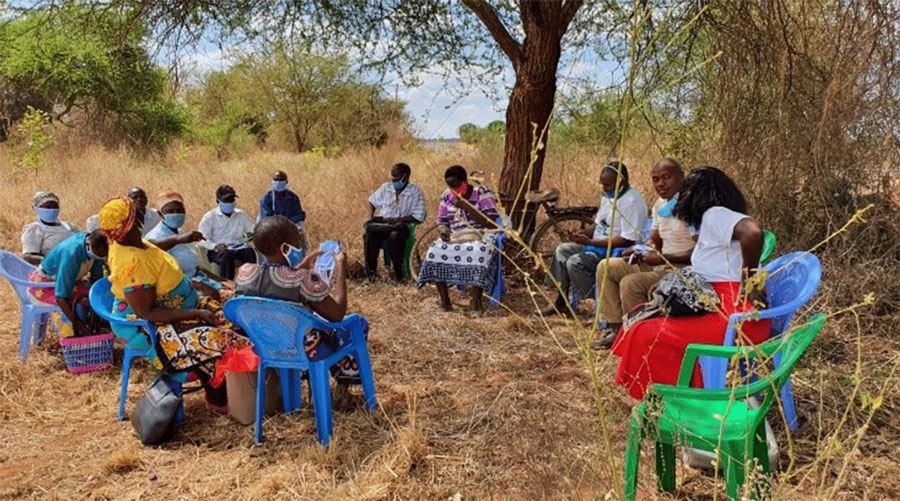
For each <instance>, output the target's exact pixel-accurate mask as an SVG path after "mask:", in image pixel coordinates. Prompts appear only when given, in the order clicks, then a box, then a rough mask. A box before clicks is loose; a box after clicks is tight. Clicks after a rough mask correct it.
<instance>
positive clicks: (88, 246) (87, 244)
mask: <svg viewBox="0 0 900 501" xmlns="http://www.w3.org/2000/svg"><path fill="white" fill-rule="evenodd" d="M84 250H85V251H87V255H88V257H90V258H91V259H96V260H97V261H103V258H102V257H100V256H98V255H96V254H94V249H93V248H92V247H91V243H90V242H88V241H85V242H84Z"/></svg>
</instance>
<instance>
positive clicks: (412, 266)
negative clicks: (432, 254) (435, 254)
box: [409, 224, 438, 280]
mask: <svg viewBox="0 0 900 501" xmlns="http://www.w3.org/2000/svg"><path fill="white" fill-rule="evenodd" d="M437 239H438V225H437V224H433V225H431V226H429V227H428V228H427V229H425V231H423V232H420V233H419V235H418V236H417V237H416V241H415V243H414V244H413V248H412V252H411V253H410V256H409V272H410V274H411V275H412V278H413V280H418V278H419V270H421V269H422V261H423V260H424V258H425V253H426V252H428V247H429V246H430V245H431V243H432V242H434V241H435V240H437Z"/></svg>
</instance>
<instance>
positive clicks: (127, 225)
mask: <svg viewBox="0 0 900 501" xmlns="http://www.w3.org/2000/svg"><path fill="white" fill-rule="evenodd" d="M134 218H135V211H134V203H133V202H132V201H131V200H130V199H128V198H126V197H122V196H119V197H116V198H113V199H112V200H110V201H109V202H106V203H105V204H103V207H101V208H100V214H99V219H100V230H101V231H103V234H104V235H106V238H108V239H110V240H111V241H113V242H118V241H120V240H122V239H123V238H125V235H127V234H128V232H129V231H131V228H132V227H133V226H134Z"/></svg>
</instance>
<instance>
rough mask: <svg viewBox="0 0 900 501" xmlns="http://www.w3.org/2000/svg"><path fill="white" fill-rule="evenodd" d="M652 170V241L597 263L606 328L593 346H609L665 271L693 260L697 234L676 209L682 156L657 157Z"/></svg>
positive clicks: (601, 313) (682, 176) (681, 175)
mask: <svg viewBox="0 0 900 501" xmlns="http://www.w3.org/2000/svg"><path fill="white" fill-rule="evenodd" d="M650 175H651V178H652V180H653V188H654V189H655V190H656V194H657V195H659V198H658V199H657V200H656V202H655V203H654V204H653V208H652V209H651V211H650V214H651V217H652V218H653V226H652V227H651V230H650V241H649V242H648V244H649V245H648V246H646V247H645V246H639V247H640V248H631V249H628V250H626V251H625V252H623V253H622V257H613V258H607V259H604V260H603V261H601V262H600V265H599V266H597V280H596V282H597V297H598V298H600V304H599V308H598V312H599V315H600V320H601V321H604V322H606V324H607V332H606V333H605V335H604V336H603V337H602V338H600V340H598V341H596V342H595V346H594V347H595V348H603V349H608V348H610V347H611V346H612V344H613V342H614V341H615V339H616V333H618V331H619V327H621V325H622V315H623V314H624V313H625V312H628V311H631V309H632V308H634V307H635V306H637V305H638V304H640V303H643V302H646V301H647V295H648V293H649V292H650V288H651V287H653V286H654V285H655V284H656V283H657V282H659V279H660V278H662V276H663V275H665V274H666V273H668V272H670V271H672V270H673V269H674V268H675V267H681V266H685V265H688V264H690V263H691V252H692V251H693V250H694V239H693V238H692V237H691V234H690V232H689V231H688V229H687V226H685V224H684V222H682V221H680V220H678V219H677V218H675V217H674V216H673V215H672V210H673V209H674V208H675V203H676V202H677V201H678V190H679V189H681V184H682V182H684V169H683V168H682V167H681V164H679V163H678V161H676V160H674V159H671V158H664V159H662V160H660V161H659V162H656V164H655V165H654V166H653V169H652V170H651V171H650ZM601 292H602V297H601Z"/></svg>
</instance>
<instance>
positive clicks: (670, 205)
mask: <svg viewBox="0 0 900 501" xmlns="http://www.w3.org/2000/svg"><path fill="white" fill-rule="evenodd" d="M676 203H678V197H672V198H671V199H669V201H668V202H666V204H665V205H663V206H662V207H660V208H659V210H658V211H656V215H658V216H659V217H669V216H671V215H672V211H673V210H675V204H676Z"/></svg>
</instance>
